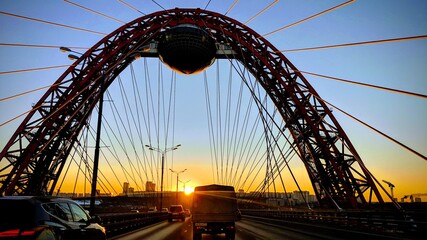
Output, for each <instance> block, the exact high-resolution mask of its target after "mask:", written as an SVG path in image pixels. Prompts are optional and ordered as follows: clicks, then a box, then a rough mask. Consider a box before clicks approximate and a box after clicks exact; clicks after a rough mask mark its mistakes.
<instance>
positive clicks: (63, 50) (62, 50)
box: [59, 47, 83, 60]
mask: <svg viewBox="0 0 427 240" xmlns="http://www.w3.org/2000/svg"><path fill="white" fill-rule="evenodd" d="M59 50H61V52H72V53H77V54H79V55H83V54H81V53H79V52H76V51H73V50H71V49H69V48H67V47H59ZM68 59H70V60H77V59H79V57H78V56H76V55H74V54H68Z"/></svg>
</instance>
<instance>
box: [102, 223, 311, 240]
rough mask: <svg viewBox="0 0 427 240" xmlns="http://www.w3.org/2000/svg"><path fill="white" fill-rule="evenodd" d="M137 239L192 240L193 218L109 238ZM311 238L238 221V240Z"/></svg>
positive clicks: (306, 239)
mask: <svg viewBox="0 0 427 240" xmlns="http://www.w3.org/2000/svg"><path fill="white" fill-rule="evenodd" d="M136 239H155V240H161V239H168V240H169V239H171V240H191V239H193V236H192V225H191V218H186V220H185V222H181V221H174V222H167V221H165V222H161V223H158V224H155V225H152V226H151V227H147V228H143V229H139V230H136V231H133V232H130V233H127V234H122V235H120V236H115V237H112V238H109V240H136ZM211 239H215V240H217V239H218V240H220V239H225V235H223V234H222V235H216V236H211V235H203V240H211ZM263 239H266V240H267V239H268V240H274V239H277V240H283V239H287V240H302V239H304V240H310V239H319V238H318V237H313V236H312V235H307V234H304V233H300V232H294V231H291V230H286V229H283V228H280V227H277V226H273V225H267V224H264V223H258V222H254V221H250V220H242V221H239V222H236V240H263Z"/></svg>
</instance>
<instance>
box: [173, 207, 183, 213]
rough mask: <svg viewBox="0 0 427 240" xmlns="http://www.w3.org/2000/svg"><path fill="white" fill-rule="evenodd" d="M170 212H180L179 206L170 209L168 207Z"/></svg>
mask: <svg viewBox="0 0 427 240" xmlns="http://www.w3.org/2000/svg"><path fill="white" fill-rule="evenodd" d="M170 211H171V212H181V211H182V207H181V206H172V207H170Z"/></svg>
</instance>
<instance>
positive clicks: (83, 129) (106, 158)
mask: <svg viewBox="0 0 427 240" xmlns="http://www.w3.org/2000/svg"><path fill="white" fill-rule="evenodd" d="M151 3H152V4H154V7H153V9H156V8H160V10H158V11H152V13H143V12H142V11H140V10H138V8H136V7H134V6H133V5H132V4H129V3H127V2H125V1H118V3H115V4H117V5H118V6H120V7H122V8H127V9H128V10H131V11H133V12H134V13H135V12H137V13H138V14H137V15H138V17H136V18H134V19H128V20H127V21H122V20H119V19H118V18H115V17H113V16H111V15H114V13H113V12H111V13H109V14H106V13H103V12H102V10H101V9H99V10H96V9H98V7H99V6H86V5H82V4H79V3H76V2H73V1H64V3H61V6H66V7H67V8H70V9H73V10H70V11H71V12H74V11H84V12H88V13H90V14H95V15H97V17H99V18H108V19H109V21H114V22H115V23H116V24H117V25H118V27H117V28H113V29H114V30H111V28H107V29H109V31H108V32H107V33H104V32H101V31H96V30H92V29H88V28H82V27H77V26H73V25H72V24H68V23H67V24H65V23H59V22H53V21H51V20H47V19H44V18H43V16H42V17H35V16H31V15H25V14H20V13H19V14H18V13H14V12H13V10H14V7H13V6H12V5H11V6H7V7H6V8H9V10H7V11H6V9H5V10H4V11H2V12H1V15H2V17H4V18H7V19H13V20H11V21H24V22H31V23H34V24H39V25H43V27H55V28H61V29H60V30H59V29H58V31H61V33H62V31H65V32H64V34H65V35H67V36H68V35H69V33H68V32H66V31H76V32H79V33H80V32H83V33H84V34H89V35H91V37H93V35H96V37H95V39H96V40H93V41H92V42H91V41H89V42H87V43H86V44H87V46H85V47H80V46H77V47H76V46H72V45H68V46H60V45H55V46H54V45H52V44H47V43H46V44H36V43H34V44H24V43H20V42H19V41H18V42H9V43H2V44H1V46H2V47H5V48H20V49H21V48H32V49H34V48H35V49H47V50H53V49H54V50H55V51H56V52H57V53H58V54H60V53H59V51H58V50H59V49H60V50H62V51H65V52H68V53H67V54H69V55H68V57H69V58H70V59H71V60H72V61H73V62H72V64H64V65H59V66H50V67H37V68H30V67H28V68H27V69H20V70H13V71H3V72H1V75H2V77H3V76H6V77H9V76H13V77H11V78H12V79H13V78H18V77H19V76H23V75H22V74H28V72H31V73H33V72H34V75H32V77H35V76H37V78H39V77H41V76H44V75H41V73H44V72H45V71H49V72H50V74H52V75H49V76H55V79H56V81H54V82H53V83H49V85H48V86H47V87H33V89H30V90H27V91H25V92H21V93H17V94H12V95H10V94H7V93H6V91H5V93H2V94H4V95H2V96H4V97H3V98H2V99H1V102H2V103H3V102H7V103H9V102H11V101H13V100H14V99H16V98H19V99H24V98H23V96H24V97H25V96H27V95H29V94H32V93H34V92H38V91H42V92H44V93H43V94H42V95H41V96H40V95H37V96H36V97H34V95H33V99H32V100H31V101H33V104H32V108H31V110H29V111H26V112H24V113H23V114H19V115H18V117H15V115H17V114H15V110H14V108H12V107H10V109H11V110H10V112H11V114H10V115H9V114H6V115H7V116H5V117H3V118H5V119H4V122H3V123H2V125H1V128H0V129H2V131H4V132H2V142H1V146H0V147H1V148H2V151H1V152H0V184H1V185H0V194H1V195H52V196H56V195H58V196H64V195H67V194H66V193H69V196H70V197H72V198H74V199H78V200H81V199H89V202H90V204H89V206H87V208H88V209H89V210H90V212H91V214H97V215H99V216H100V217H101V221H102V224H103V225H105V226H106V228H107V229H108V231H109V235H110V236H111V237H113V236H115V238H119V237H120V236H121V235H120V234H123V233H124V232H127V231H137V232H132V233H130V234H131V235H128V234H129V233H125V234H127V235H126V237H127V238H131V236H132V234H134V235H135V238H140V237H141V236H147V237H148V236H150V235H146V234H151V233H146V232H156V233H155V234H157V232H158V231H159V230H154V229H161V230H160V231H161V235H159V236H158V237H159V238H160V236H161V238H168V237H170V236H171V235H169V233H170V234H175V235H173V236H174V237H173V238H181V237H178V236H181V235H182V239H188V238H189V237H188V236H189V235H188V232H191V229H189V228H188V226H187V225H188V224H187V223H188V222H187V221H190V220H189V219H187V221H186V222H182V223H174V224H167V223H165V222H163V221H164V220H165V216H166V215H165V213H162V212H161V209H162V208H164V207H167V206H169V205H170V204H171V203H174V202H175V203H176V202H179V199H181V200H183V199H186V197H185V195H184V193H182V192H183V191H181V190H180V184H179V183H180V182H181V183H182V184H183V188H184V190H188V192H187V193H188V194H189V195H191V187H190V185H189V183H194V185H202V184H206V183H207V182H215V183H220V184H224V185H231V186H234V187H235V189H236V190H238V201H239V207H240V209H241V211H242V216H243V219H242V221H241V222H239V223H238V224H237V235H236V237H237V238H238V239H239V238H240V239H257V238H259V237H260V236H265V237H266V238H267V239H269V238H276V236H283V235H284V234H286V235H288V234H289V236H290V237H291V238H316V239H317V238H328V239H329V238H330V239H333V238H334V237H337V238H342V237H345V238H358V239H359V238H361V237H364V236H365V237H368V238H371V237H372V238H374V237H380V236H381V237H384V238H393V237H397V238H399V237H417V236H420V234H423V233H425V231H426V222H427V221H426V219H425V217H423V216H425V205H423V204H422V203H414V204H406V203H404V204H402V203H399V202H398V201H397V198H396V197H395V196H394V193H396V191H400V192H398V193H399V194H401V195H402V196H403V195H405V196H419V197H418V198H417V199H418V200H417V201H421V199H422V196H423V194H418V193H417V192H405V193H403V192H402V189H398V188H397V187H396V189H395V192H393V189H394V188H395V185H396V186H397V185H398V184H392V183H391V182H389V181H388V180H390V179H388V178H390V177H392V176H388V175H387V174H384V173H382V174H380V176H381V178H377V177H376V172H382V171H381V167H383V168H386V167H385V166H386V165H385V164H389V162H395V161H396V160H394V159H393V161H388V162H387V163H384V165H382V166H380V165H375V164H374V162H375V161H374V160H368V161H367V160H366V159H370V158H371V159H372V158H374V159H376V158H379V159H381V160H383V161H384V159H383V158H385V159H386V160H389V159H392V158H393V156H392V155H390V153H388V152H386V151H383V150H382V149H381V146H383V147H384V146H387V147H386V148H389V146H390V144H393V146H395V148H390V149H393V150H392V152H398V153H399V157H405V158H407V159H409V161H410V163H411V164H407V165H408V166H409V165H411V167H412V168H411V169H413V170H411V171H408V172H405V174H404V175H405V176H406V177H407V178H410V177H409V176H408V175H411V174H414V176H413V179H417V180H418V181H412V182H410V183H409V184H410V185H411V187H413V186H412V185H416V187H417V188H415V189H416V191H419V193H421V192H423V191H425V190H426V189H425V186H424V185H422V182H423V181H424V182H425V180H426V179H425V174H423V171H422V170H421V169H425V167H426V166H425V160H427V157H426V156H425V153H423V152H422V151H424V150H425V149H424V147H423V146H425V143H426V139H424V138H423V136H425V135H426V134H425V133H427V130H426V127H425V124H423V122H422V120H420V118H417V119H416V120H412V121H415V122H414V124H416V122H419V121H421V122H420V123H418V125H416V126H418V128H419V129H418V128H417V129H418V130H414V131H415V133H418V135H421V137H416V138H415V139H416V141H414V143H413V144H414V145H413V146H410V145H408V144H405V143H403V141H401V140H398V139H397V138H395V137H393V136H391V135H389V134H387V133H386V132H384V131H382V130H381V127H379V126H372V125H370V124H368V123H367V122H366V121H364V120H362V119H361V118H359V117H357V116H354V115H352V114H351V113H350V112H351V108H352V107H353V103H350V104H349V105H348V106H347V107H348V109H343V108H342V107H341V104H340V103H337V102H330V100H329V99H334V98H335V96H338V95H340V94H342V91H337V93H334V94H335V95H333V96H332V97H327V98H326V97H324V95H321V94H319V93H322V94H323V93H324V94H327V93H328V92H330V90H331V89H327V90H325V86H322V85H318V84H315V83H314V81H315V80H313V79H318V78H322V79H329V80H333V81H339V82H344V83H347V84H351V85H357V86H363V87H368V88H373V89H375V90H379V91H386V92H388V93H389V92H391V93H393V94H400V95H404V96H405V97H410V98H415V99H416V100H414V103H413V106H420V107H419V109H418V110H417V112H419V113H420V114H421V116H422V114H423V113H424V112H425V109H426V108H425V102H421V101H425V99H426V98H427V96H426V95H425V94H421V93H417V92H416V91H421V92H422V91H423V90H425V87H426V86H425V83H424V84H423V83H420V86H419V88H415V90H414V91H406V90H403V89H399V88H391V87H385V86H379V85H375V84H370V83H363V82H358V81H352V80H346V79H343V78H340V77H331V76H327V75H325V74H320V73H313V72H311V71H306V70H305V69H300V68H298V66H297V65H296V64H294V63H293V61H292V62H291V61H290V59H291V58H288V56H287V55H286V56H285V54H291V53H292V52H299V51H314V50H321V49H330V48H341V47H342V48H347V47H354V46H359V45H371V44H375V45H376V44H382V43H384V44H386V43H390V42H405V41H412V42H421V41H423V40H424V39H425V38H427V36H426V35H416V36H411V37H407V36H405V37H399V38H390V39H377V40H372V41H360V42H353V41H352V42H348V43H345V44H337V45H328V46H320V47H313V48H305V49H301V48H296V49H293V50H292V49H289V50H282V49H280V48H279V46H278V45H280V47H282V43H281V39H282V37H279V38H276V37H275V36H277V35H276V33H278V32H281V31H283V30H285V29H287V28H290V27H292V26H294V25H298V24H303V23H305V22H308V21H311V20H312V19H315V18H318V17H319V18H320V16H322V15H325V16H326V14H329V13H330V12H335V11H336V12H338V10H341V9H345V8H348V7H350V6H352V5H356V4H357V3H354V1H347V2H343V3H341V4H337V5H323V4H324V3H323V4H320V5H322V6H318V8H319V9H320V8H322V7H323V10H319V11H318V13H317V14H316V13H312V15H309V16H308V17H305V18H302V19H301V20H300V21H296V22H295V23H294V24H290V25H286V26H285V27H280V28H277V29H276V30H273V31H270V32H268V33H266V34H260V33H258V31H259V30H262V29H256V30H255V28H251V27H250V22H252V21H256V20H257V19H258V18H261V17H262V15H263V14H265V12H267V11H275V13H276V14H278V13H277V11H281V10H282V9H283V8H282V7H278V6H279V5H276V4H279V3H278V1H273V2H272V3H271V4H270V5H267V6H264V7H261V8H260V9H259V11H258V13H256V14H254V15H253V16H252V18H250V19H249V20H247V21H246V22H242V21H239V20H236V19H234V18H232V17H230V16H229V15H228V13H231V12H232V11H233V9H234V8H235V7H238V6H239V3H238V1H235V2H234V3H232V4H230V7H229V9H228V10H227V11H226V12H225V13H224V14H222V13H219V11H213V10H209V9H210V8H209V5H211V4H212V5H211V6H212V9H215V8H216V7H218V6H216V7H213V6H214V5H215V4H214V3H210V1H209V2H208V3H207V5H206V7H205V8H200V6H198V7H199V8H174V7H171V8H165V7H163V6H162V4H159V3H158V2H156V1H151ZM359 7H361V8H363V6H359ZM274 9H277V10H274ZM234 11H236V10H234ZM413 11H416V10H413ZM222 12H224V11H222ZM27 14H29V13H27ZM256 26H258V25H256ZM54 36H60V34H59V33H55V34H54ZM100 36H101V37H100ZM283 41H284V40H283ZM394 44H395V43H394ZM417 46H418V45H417ZM423 50H425V46H424V45H422V44H421V47H420V50H418V51H420V52H422V51H423ZM63 58H64V57H63ZM294 59H298V58H294ZM421 60H424V61H425V58H424V59H421ZM61 61H62V60H61ZM380 66H381V65H380ZM368 67H369V66H365V68H368ZM61 68H65V71H63V69H62V70H61ZM58 69H59V70H61V72H57V71H58ZM171 69H172V70H171ZM418 71H419V72H421V73H419V74H421V77H420V78H422V77H423V75H422V70H418ZM177 73H178V74H177ZM37 74H40V75H37ZM28 76H31V75H27V77H28ZM310 77H311V78H312V79H310ZM424 77H425V75H424ZM326 85H327V84H326ZM5 86H6V85H5ZM344 88H345V87H343V89H344ZM2 89H6V88H2ZM420 89H421V90H420ZM352 90H353V89H351V90H349V91H352ZM6 94H7V95H6ZM350 95H351V94H350V93H349V95H348V96H350ZM400 95H399V97H398V99H400V98H401V97H400ZM352 97H353V98H354V97H355V96H352ZM344 99H345V98H344ZM341 100H343V99H341ZM360 101H362V100H360ZM370 101H371V102H370V103H372V101H373V100H370ZM389 101H390V102H391V100H389ZM394 101H395V100H394ZM405 101H407V100H406V99H405ZM376 102H377V101H375V103H376ZM28 105H30V103H28ZM2 109H6V108H3V107H2ZM402 111H405V110H403V109H402ZM4 112H6V111H4ZM359 114H360V115H364V114H363V113H359ZM412 114H413V113H412ZM426 114H427V113H426ZM402 115H403V114H402ZM393 116H394V115H393ZM390 118H391V117H390ZM348 119H350V120H353V121H354V122H355V123H357V124H359V125H360V126H362V127H363V130H360V129H358V130H356V132H357V131H363V134H362V136H360V135H357V134H355V133H354V132H353V131H351V133H348V132H347V129H346V128H345V127H344V124H345V126H351V124H348V123H347V122H348ZM17 120H21V121H20V123H19V122H18V121H17ZM343 123H344V124H343ZM400 126H401V124H400V125H399V127H400ZM394 127H395V128H396V129H398V128H399V127H397V126H394ZM3 129H6V130H3ZM391 129H393V128H391ZM367 130H369V131H370V133H366V131H367ZM420 133H421V134H420ZM6 134H7V135H6ZM368 134H369V135H368ZM372 134H376V135H375V137H366V136H372ZM3 136H6V138H4V137H3ZM353 138H354V139H357V140H356V141H355V142H356V143H355V142H354V141H353ZM359 138H361V139H362V140H360V139H359ZM369 138H371V139H373V140H372V141H369V142H367V141H368V139H369ZM379 138H380V139H383V140H384V139H386V141H387V143H386V144H385V143H384V142H381V143H380V144H376V142H378V139H379ZM178 143H179V144H178ZM420 144H421V145H420ZM367 145H368V146H367ZM420 146H421V147H420ZM396 149H398V150H396ZM417 149H421V151H420V150H417ZM372 150H373V152H374V153H369V154H368V153H367V152H370V151H372ZM360 152H362V153H363V154H361V153H360ZM402 152H403V153H402ZM370 154H371V155H370ZM378 154H385V155H384V156H387V157H384V156H382V157H378V156H377V155H378ZM367 162H368V163H369V164H367ZM369 165H374V166H376V167H375V171H372V169H371V168H370V167H369ZM403 165H404V164H403ZM208 168H209V169H211V171H206V169H208ZM418 171H420V173H419V172H418ZM207 175H209V177H208V176H207ZM183 176H184V177H183ZM175 177H176V178H175ZM393 177H395V180H396V181H398V180H401V179H399V178H397V177H396V176H393ZM383 178H387V179H388V180H384V179H383ZM180 179H181V180H180ZM395 180H390V181H392V182H394V181H395ZM402 181H403V180H402ZM382 182H383V183H387V185H386V186H383V185H382ZM175 184H176V187H175ZM186 184H187V187H189V188H188V189H187V188H186V187H185V185H186ZM194 185H193V186H194ZM388 188H390V189H388ZM408 189H410V187H409V185H408ZM408 191H415V190H412V188H411V190H408ZM87 192H90V193H89V194H87ZM309 192H312V193H313V194H309ZM88 196H90V198H88ZM101 199H102V200H103V201H101V202H103V204H104V205H102V204H101V205H102V206H101V205H99V204H96V200H98V201H99V200H101ZM117 199H120V201H121V202H120V203H118V204H110V205H114V207H106V203H108V202H115V201H117ZM411 199H412V197H411ZM402 201H404V200H402ZM190 202H191V201H190V200H188V201H187V203H186V204H187V205H188V206H189V207H190V206H191V204H190ZM107 205H108V204H107ZM122 205H123V206H122ZM125 205H126V206H128V207H124V206H125ZM118 206H121V207H118ZM129 206H133V207H134V208H135V206H139V207H140V208H141V209H140V210H141V211H139V210H138V212H131V210H136V209H131V208H129ZM154 206H155V207H157V209H158V210H159V212H154V213H152V212H147V209H148V207H154ZM120 211H121V212H120ZM153 224H154V225H153ZM260 224H261V225H264V226H261V225H260ZM148 226H150V227H149V228H147V227H148ZM265 226H268V228H270V229H276V230H274V231H271V232H269V233H268V234H267V235H265V234H263V233H261V232H262V231H265V232H268V231H267V230H262V229H266V227H265ZM141 227H142V228H143V230H137V229H139V228H141ZM308 227H309V228H311V229H315V230H313V231H309V232H308V233H307V231H306V229H307V228H308ZM298 229H300V230H298ZM331 229H333V230H334V231H333V232H331ZM349 229H351V230H349ZM239 231H240V232H239ZM337 233H338V236H334V234H337ZM307 234H308V235H307ZM154 236H156V237H153V235H151V238H157V235H154ZM190 239H191V238H190Z"/></svg>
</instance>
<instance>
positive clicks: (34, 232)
mask: <svg viewBox="0 0 427 240" xmlns="http://www.w3.org/2000/svg"><path fill="white" fill-rule="evenodd" d="M34 234H36V231H34V230H27V231H22V232H21V236H32V235H34Z"/></svg>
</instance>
